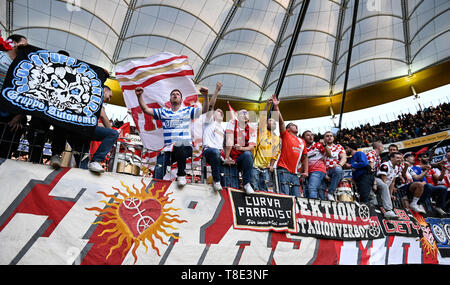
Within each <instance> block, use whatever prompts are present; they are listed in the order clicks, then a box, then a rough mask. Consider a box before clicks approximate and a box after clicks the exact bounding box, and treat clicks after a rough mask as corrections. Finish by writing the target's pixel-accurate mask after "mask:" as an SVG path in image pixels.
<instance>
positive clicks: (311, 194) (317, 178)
mask: <svg viewBox="0 0 450 285" xmlns="http://www.w3.org/2000/svg"><path fill="white" fill-rule="evenodd" d="M324 178H325V172H322V171H314V172H311V173H310V174H309V177H308V186H307V188H308V191H307V192H308V196H307V197H308V198H313V199H317V198H319V189H320V187H321V185H322V181H323V179H324ZM320 194H321V195H320V196H322V195H323V192H322V191H321V192H320ZM320 199H325V197H320Z"/></svg>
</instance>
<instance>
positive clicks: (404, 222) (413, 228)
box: [378, 207, 422, 237]
mask: <svg viewBox="0 0 450 285" xmlns="http://www.w3.org/2000/svg"><path fill="white" fill-rule="evenodd" d="M378 212H379V213H378V218H379V220H380V224H381V227H382V229H383V233H384V235H386V236H405V237H421V236H422V233H421V229H420V225H419V223H418V222H417V220H416V218H414V216H413V215H412V214H411V212H410V211H409V210H408V209H397V208H396V209H394V212H395V214H396V215H397V217H398V219H391V220H388V219H386V218H384V212H385V210H384V209H383V207H381V208H380V211H378Z"/></svg>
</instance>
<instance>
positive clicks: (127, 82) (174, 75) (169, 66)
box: [115, 52, 201, 160]
mask: <svg viewBox="0 0 450 285" xmlns="http://www.w3.org/2000/svg"><path fill="white" fill-rule="evenodd" d="M115 72H116V78H117V81H118V82H119V84H120V87H121V88H122V91H123V98H124V100H125V104H126V106H127V108H128V109H130V111H131V116H132V118H133V120H134V123H135V124H136V128H137V130H138V132H139V135H140V137H141V139H142V144H143V146H144V147H145V148H147V149H149V150H150V153H148V154H147V156H148V157H151V158H152V160H156V155H157V152H159V151H160V150H161V149H163V148H164V139H163V138H164V136H163V129H162V122H161V121H157V120H155V119H154V118H153V117H152V116H150V115H147V114H144V113H143V112H142V109H141V107H140V106H139V102H138V99H137V97H136V94H135V91H134V90H135V89H136V88H137V87H142V88H144V94H143V98H144V102H145V103H146V104H147V106H149V107H150V108H160V107H170V92H171V91H172V90H174V89H178V90H180V91H181V93H182V94H183V105H184V106H189V105H197V106H200V103H199V102H198V98H197V97H198V96H197V90H196V88H195V85H194V82H193V81H192V76H193V75H194V71H193V69H192V67H191V66H190V65H189V63H188V58H187V56H184V55H175V54H171V53H167V52H164V53H160V54H157V55H153V56H150V57H148V58H145V59H142V60H134V61H131V62H129V63H128V64H126V65H124V66H119V67H117V68H116V70H115ZM194 125H195V127H194ZM198 125H199V124H195V123H194V124H193V125H192V126H193V127H192V130H191V133H192V134H193V142H194V147H196V146H198V142H199V141H198V139H199V138H198V136H200V140H201V132H198V131H194V129H197V128H198ZM199 127H200V128H201V124H200V126H199ZM194 134H195V135H194ZM199 134H200V135H199ZM200 142H201V141H200ZM152 152H153V153H152ZM194 152H195V149H194Z"/></svg>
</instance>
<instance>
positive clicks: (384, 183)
mask: <svg viewBox="0 0 450 285" xmlns="http://www.w3.org/2000/svg"><path fill="white" fill-rule="evenodd" d="M401 159H402V154H401V153H399V152H394V153H391V154H390V155H389V161H387V162H384V163H382V164H381V165H380V169H379V170H378V172H377V176H378V177H377V178H379V181H378V182H377V186H378V187H377V192H379V194H380V196H381V201H382V203H383V208H384V210H385V213H384V216H385V217H386V218H387V219H397V218H398V217H397V215H396V214H395V213H394V211H393V209H394V207H393V205H392V198H391V197H392V194H393V192H394V186H395V185H394V183H393V181H394V180H395V178H396V177H397V176H398V165H399V164H400V162H401Z"/></svg>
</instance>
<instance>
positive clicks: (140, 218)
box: [86, 179, 187, 263]
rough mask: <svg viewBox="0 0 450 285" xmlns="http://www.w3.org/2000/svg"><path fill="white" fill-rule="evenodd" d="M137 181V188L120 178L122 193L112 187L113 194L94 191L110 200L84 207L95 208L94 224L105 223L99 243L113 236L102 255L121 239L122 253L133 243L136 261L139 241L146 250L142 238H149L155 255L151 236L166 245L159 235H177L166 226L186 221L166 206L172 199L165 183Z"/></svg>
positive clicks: (170, 226) (92, 209)
mask: <svg viewBox="0 0 450 285" xmlns="http://www.w3.org/2000/svg"><path fill="white" fill-rule="evenodd" d="M141 183H142V187H141V188H140V189H138V188H136V187H135V186H134V184H133V185H132V188H133V189H134V191H133V190H131V189H130V187H129V186H128V185H126V184H124V183H123V182H122V181H121V184H122V186H123V187H124V188H125V192H126V193H124V192H122V191H121V190H120V189H118V188H115V187H112V188H113V189H114V190H116V191H117V194H116V195H111V194H106V193H105V192H103V191H99V192H97V193H99V194H102V195H103V196H105V197H107V198H111V199H112V202H111V200H110V202H107V201H101V202H102V203H104V204H105V205H106V207H105V208H104V209H101V208H98V207H92V208H86V210H89V211H97V212H99V214H98V215H97V216H98V217H101V218H102V219H101V220H99V221H97V222H95V223H94V224H98V225H103V226H108V227H107V228H105V230H103V231H102V232H101V233H100V235H99V236H104V235H105V236H107V239H106V241H105V242H104V243H103V244H101V246H104V245H107V244H109V243H110V241H111V240H113V239H115V238H117V243H116V244H115V245H114V246H112V247H111V248H110V250H109V254H108V255H107V257H106V259H108V257H109V256H110V255H111V254H112V253H113V251H114V250H116V249H118V248H120V247H122V245H123V244H124V242H126V244H127V246H126V247H125V249H124V250H123V252H122V254H125V253H126V252H127V251H128V250H129V249H130V248H131V246H133V249H132V254H133V256H134V263H136V261H137V255H136V250H137V249H138V247H139V246H140V245H141V244H142V245H143V246H144V247H145V252H147V251H148V245H147V243H146V242H150V244H151V247H152V249H153V250H155V251H156V253H157V254H158V256H161V254H160V252H159V248H158V247H157V246H156V244H155V240H156V239H158V240H159V241H161V243H162V244H164V245H166V246H167V245H168V244H167V242H165V241H164V239H163V237H162V236H161V235H165V236H166V237H172V238H174V239H178V238H179V237H178V236H176V235H174V234H173V233H169V232H168V229H169V228H170V229H172V230H177V228H176V227H174V226H173V225H172V224H173V223H185V222H187V221H186V220H180V219H178V218H179V215H177V214H175V213H174V212H176V211H178V210H180V209H178V208H173V207H170V204H171V203H172V202H173V201H174V200H173V199H172V200H169V196H170V194H171V193H167V190H166V189H165V187H166V186H165V185H164V186H162V187H161V189H155V184H153V185H152V186H150V187H148V188H147V186H148V185H147V184H145V183H144V180H143V179H142V180H141ZM111 226H112V227H111Z"/></svg>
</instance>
